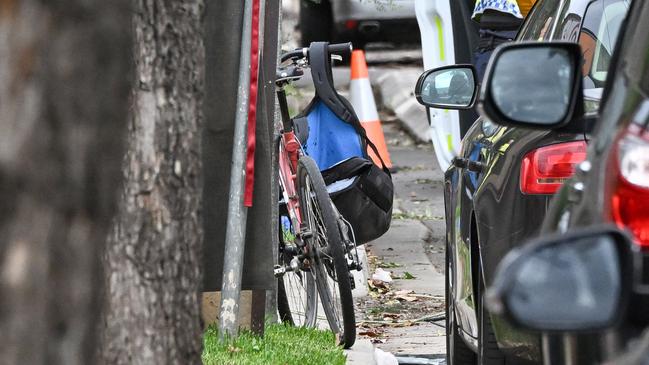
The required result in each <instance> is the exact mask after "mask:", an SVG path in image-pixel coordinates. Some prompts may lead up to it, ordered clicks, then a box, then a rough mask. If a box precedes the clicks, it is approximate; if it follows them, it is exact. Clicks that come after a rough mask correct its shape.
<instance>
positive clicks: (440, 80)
mask: <svg viewBox="0 0 649 365" xmlns="http://www.w3.org/2000/svg"><path fill="white" fill-rule="evenodd" d="M475 89H476V83H475V80H474V78H473V71H472V70H471V69H470V68H465V67H457V68H447V69H444V70H439V71H433V72H431V73H429V74H428V75H427V76H426V77H425V78H424V80H423V81H422V83H421V90H420V95H421V101H422V102H423V104H424V105H427V106H430V107H442V108H444V107H451V108H452V107H459V108H466V107H469V106H471V102H472V101H473V95H474V93H475Z"/></svg>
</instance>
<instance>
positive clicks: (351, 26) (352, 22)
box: [345, 19, 358, 30]
mask: <svg viewBox="0 0 649 365" xmlns="http://www.w3.org/2000/svg"><path fill="white" fill-rule="evenodd" d="M357 26H358V21H357V20H353V19H351V20H348V21H346V22H345V28H347V29H348V30H354V29H356V27H357Z"/></svg>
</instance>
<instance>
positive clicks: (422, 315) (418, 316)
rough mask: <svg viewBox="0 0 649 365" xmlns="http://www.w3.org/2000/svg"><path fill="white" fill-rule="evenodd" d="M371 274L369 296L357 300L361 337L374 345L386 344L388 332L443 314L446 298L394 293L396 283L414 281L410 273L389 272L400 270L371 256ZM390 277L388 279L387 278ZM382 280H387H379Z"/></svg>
mask: <svg viewBox="0 0 649 365" xmlns="http://www.w3.org/2000/svg"><path fill="white" fill-rule="evenodd" d="M368 263H369V266H370V271H371V272H373V273H374V274H373V275H371V278H370V279H368V283H367V284H368V288H369V295H368V296H367V297H364V298H359V299H358V300H357V303H356V305H357V308H358V313H359V315H357V323H358V327H359V329H358V335H359V336H361V337H366V338H368V339H369V340H370V341H371V342H373V343H385V341H386V340H387V339H388V338H389V331H388V329H389V328H394V327H410V326H417V325H419V324H421V323H422V322H424V321H426V320H427V319H429V318H430V317H431V314H439V313H441V312H443V311H444V297H443V296H435V295H427V294H421V293H416V292H415V291H414V290H409V289H401V290H395V289H393V286H392V285H393V280H399V279H401V280H412V279H415V278H416V277H415V276H414V275H412V274H411V273H409V272H408V271H403V272H402V273H401V274H400V275H398V274H395V273H394V272H392V271H388V270H389V269H390V268H401V267H402V265H401V264H398V263H394V262H383V261H382V260H381V258H379V257H377V256H374V255H372V254H370V253H368ZM386 275H387V276H386ZM381 278H383V279H384V280H380V279H381Z"/></svg>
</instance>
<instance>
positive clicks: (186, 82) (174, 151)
mask: <svg viewBox="0 0 649 365" xmlns="http://www.w3.org/2000/svg"><path fill="white" fill-rule="evenodd" d="M203 7H204V6H203V1H202V0H176V1H163V0H146V1H145V0H137V1H135V15H134V26H135V67H136V80H135V87H134V91H133V111H132V112H133V118H132V121H131V123H130V125H129V129H128V147H127V154H126V159H125V164H124V178H125V186H124V189H123V195H122V197H121V203H120V208H119V209H120V211H119V216H118V218H117V219H116V221H115V225H114V229H113V230H112V233H111V234H110V235H109V239H108V248H107V253H106V261H107V269H106V270H107V285H108V292H107V302H108V303H107V311H106V316H105V329H104V334H103V348H102V358H103V361H104V362H105V363H107V364H195V363H200V361H201V348H202V341H201V333H202V330H201V325H200V305H199V298H200V297H199V294H200V289H201V284H202V226H201V223H202V222H201V220H200V217H199V215H200V211H199V210H200V197H201V191H202V190H201V189H202V186H201V171H200V169H201V159H200V156H201V148H200V136H201V134H200V128H201V124H202V100H203V84H204V80H203V78H204V63H205V62H204V57H205V56H204V48H203V33H202V27H201V16H202V12H203Z"/></svg>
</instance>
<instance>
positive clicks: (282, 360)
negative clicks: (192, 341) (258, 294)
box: [203, 324, 346, 365]
mask: <svg viewBox="0 0 649 365" xmlns="http://www.w3.org/2000/svg"><path fill="white" fill-rule="evenodd" d="M345 362H346V357H345V354H344V353H343V350H342V348H341V347H339V346H336V342H335V338H334V335H333V333H331V332H329V331H322V330H317V329H313V328H298V327H292V326H287V325H284V324H272V325H268V326H266V331H265V334H264V337H259V336H257V335H254V334H252V333H251V332H249V331H244V332H242V333H241V334H240V335H239V337H237V338H233V339H229V340H224V341H220V340H219V335H218V330H217V328H216V326H210V327H209V328H208V329H207V330H206V331H205V334H204V336H203V364H205V365H257V364H259V365H267V364H269V365H275V364H277V365H293V364H295V365H302V364H309V365H316V364H317V365H320V364H323V365H329V364H331V365H344V364H345Z"/></svg>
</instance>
